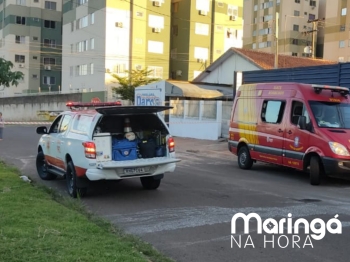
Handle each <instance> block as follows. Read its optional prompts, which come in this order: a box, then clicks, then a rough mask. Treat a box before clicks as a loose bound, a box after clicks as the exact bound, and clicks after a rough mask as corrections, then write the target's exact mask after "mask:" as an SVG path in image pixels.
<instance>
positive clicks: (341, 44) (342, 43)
mask: <svg viewBox="0 0 350 262" xmlns="http://www.w3.org/2000/svg"><path fill="white" fill-rule="evenodd" d="M344 47H345V41H344V40H341V41H339V48H344Z"/></svg>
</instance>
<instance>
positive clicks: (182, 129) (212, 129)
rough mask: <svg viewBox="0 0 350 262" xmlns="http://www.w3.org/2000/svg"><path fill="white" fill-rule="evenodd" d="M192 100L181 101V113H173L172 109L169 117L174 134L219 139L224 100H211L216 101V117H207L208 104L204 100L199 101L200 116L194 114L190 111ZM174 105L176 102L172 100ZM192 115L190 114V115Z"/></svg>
mask: <svg viewBox="0 0 350 262" xmlns="http://www.w3.org/2000/svg"><path fill="white" fill-rule="evenodd" d="M190 102H193V100H192V101H186V100H182V101H179V103H180V104H178V106H181V107H182V108H183V110H182V108H181V111H180V112H181V115H179V114H177V115H176V116H175V115H174V114H173V113H174V111H173V110H171V113H170V117H169V128H170V132H171V134H172V135H173V136H178V137H187V138H196V139H206V140H217V139H218V138H220V137H221V118H222V101H210V102H212V103H216V112H215V113H216V114H215V116H214V117H210V118H208V117H207V118H206V117H205V115H206V114H205V111H206V106H205V104H204V103H205V102H204V101H199V103H198V104H199V108H198V109H197V110H195V111H196V112H198V116H194V115H193V114H191V113H189V110H191V107H190ZM172 105H174V102H172ZM189 115H190V116H189Z"/></svg>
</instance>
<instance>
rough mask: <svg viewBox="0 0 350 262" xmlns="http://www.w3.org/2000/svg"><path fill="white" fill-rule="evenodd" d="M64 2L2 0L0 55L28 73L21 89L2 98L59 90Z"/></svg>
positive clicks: (3, 93)
mask: <svg viewBox="0 0 350 262" xmlns="http://www.w3.org/2000/svg"><path fill="white" fill-rule="evenodd" d="M61 8H62V0H55V1H43V0H40V1H39V0H0V37H1V39H0V56H1V57H2V58H4V59H6V60H9V61H11V62H12V63H13V64H14V67H13V69H12V70H15V71H21V72H23V73H24V80H22V81H20V83H19V85H18V86H17V87H11V88H5V89H3V88H2V87H0V96H13V95H16V94H22V93H27V92H28V93H33V92H39V91H42V92H44V91H50V90H51V91H59V88H60V85H61V46H62V30H61V29H62V24H61V20H62V9H61Z"/></svg>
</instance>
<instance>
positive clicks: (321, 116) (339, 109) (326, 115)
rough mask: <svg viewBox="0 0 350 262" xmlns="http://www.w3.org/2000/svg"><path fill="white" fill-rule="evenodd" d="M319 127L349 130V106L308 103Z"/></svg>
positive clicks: (331, 103) (317, 102) (330, 103)
mask: <svg viewBox="0 0 350 262" xmlns="http://www.w3.org/2000/svg"><path fill="white" fill-rule="evenodd" d="M309 103H310V107H311V110H312V114H313V115H314V117H315V120H316V121H317V125H318V126H319V127H328V128H343V129H344V128H345V129H350V104H345V103H334V102H320V101H310V102H309Z"/></svg>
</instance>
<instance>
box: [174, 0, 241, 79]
mask: <svg viewBox="0 0 350 262" xmlns="http://www.w3.org/2000/svg"><path fill="white" fill-rule="evenodd" d="M242 16H243V0H222V1H216V0H192V1H191V0H172V9H171V25H172V31H171V52H170V53H171V61H170V71H171V72H170V75H171V79H177V80H189V81H191V80H193V79H194V78H195V77H196V76H198V75H199V74H200V73H201V72H203V71H205V69H206V67H207V66H209V65H210V64H211V63H212V62H214V61H215V60H216V59H217V58H218V57H220V56H221V55H222V54H224V53H225V51H227V50H228V49H229V48H231V47H238V48H240V47H242V45H243V42H242V37H243V30H242V29H243V20H242Z"/></svg>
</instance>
